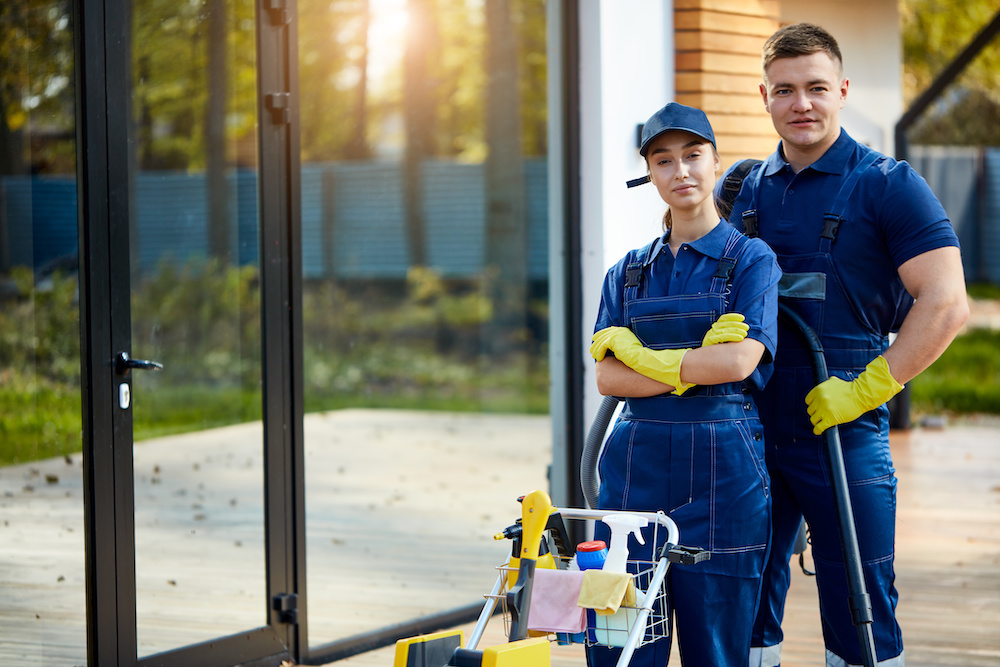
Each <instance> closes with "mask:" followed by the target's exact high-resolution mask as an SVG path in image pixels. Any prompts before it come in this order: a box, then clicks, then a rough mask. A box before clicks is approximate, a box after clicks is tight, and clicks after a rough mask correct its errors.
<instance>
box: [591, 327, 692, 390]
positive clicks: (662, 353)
mask: <svg viewBox="0 0 1000 667" xmlns="http://www.w3.org/2000/svg"><path fill="white" fill-rule="evenodd" d="M690 349H691V348H684V349H681V350H650V349H649V348H648V347H645V346H643V344H642V343H641V342H639V339H638V338H636V337H635V334H634V333H632V330H631V329H629V328H627V327H608V328H606V329H601V330H600V331H598V332H597V333H595V334H594V338H593V343H592V344H591V346H590V355H591V356H592V357H594V359H595V360H597V361H600V360H601V359H603V358H604V355H605V354H607V352H608V350H611V351H612V352H614V353H615V357H616V358H617V359H618V360H619V361H620V362H622V363H623V364H625V365H626V366H628V367H629V368H631V369H632V370H634V371H635V372H637V373H641V374H642V375H645V376H646V377H648V378H652V379H654V380H657V381H659V382H662V383H664V384H669V385H670V386H671V387H674V391H673V392H672V393H674V394H677V395H678V396H680V395H681V394H683V393H684V392H685V391H687V390H688V389H690V388H691V387H693V386H694V385H693V384H687V383H684V382H681V361H682V360H683V359H684V355H685V354H687V352H688V350H690Z"/></svg>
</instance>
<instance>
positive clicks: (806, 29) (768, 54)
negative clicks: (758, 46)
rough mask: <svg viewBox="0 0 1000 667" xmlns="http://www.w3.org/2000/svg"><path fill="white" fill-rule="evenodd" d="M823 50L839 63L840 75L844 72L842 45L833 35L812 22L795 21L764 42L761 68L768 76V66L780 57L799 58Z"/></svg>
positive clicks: (765, 75)
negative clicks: (841, 53)
mask: <svg viewBox="0 0 1000 667" xmlns="http://www.w3.org/2000/svg"><path fill="white" fill-rule="evenodd" d="M819 51H823V52H824V53H826V54H827V55H828V56H830V58H832V59H833V61H834V62H835V63H837V68H838V70H839V71H840V75H841V76H843V74H844V59H843V58H842V57H841V55H840V46H839V45H838V44H837V40H836V39H834V37H833V35H831V34H830V33H828V32H827V31H826V30H824V29H823V28H821V27H819V26H818V25H814V24H812V23H793V24H792V25H786V26H785V27H784V28H781V29H780V30H778V31H777V32H776V33H774V34H773V35H771V36H770V37H768V38H767V41H766V42H764V49H763V51H762V53H761V69H762V71H763V72H764V77H765V78H767V68H768V67H770V65H771V63H773V62H774V61H775V60H778V59H779V58H797V57H799V56H808V55H812V54H813V53H818V52H819Z"/></svg>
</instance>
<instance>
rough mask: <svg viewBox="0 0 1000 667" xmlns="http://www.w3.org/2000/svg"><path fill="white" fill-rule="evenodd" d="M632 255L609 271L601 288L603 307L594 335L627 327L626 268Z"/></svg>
mask: <svg viewBox="0 0 1000 667" xmlns="http://www.w3.org/2000/svg"><path fill="white" fill-rule="evenodd" d="M630 257H631V253H630V254H629V255H627V256H626V257H624V258H622V259H621V260H620V261H619V262H618V263H617V264H615V265H614V266H612V267H611V268H610V269H608V272H607V274H605V276H604V285H603V287H602V288H601V305H600V306H599V307H598V309H597V322H596V323H595V324H594V333H597V332H598V331H600V330H601V329H606V328H608V327H623V326H625V305H624V301H625V280H624V279H625V267H626V266H627V265H628V263H629V258H630Z"/></svg>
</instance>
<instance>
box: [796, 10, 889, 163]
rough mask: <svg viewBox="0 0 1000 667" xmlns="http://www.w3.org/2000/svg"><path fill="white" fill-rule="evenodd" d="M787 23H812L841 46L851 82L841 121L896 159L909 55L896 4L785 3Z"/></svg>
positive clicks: (850, 132)
mask: <svg viewBox="0 0 1000 667" xmlns="http://www.w3.org/2000/svg"><path fill="white" fill-rule="evenodd" d="M781 20H782V21H783V22H784V23H797V22H799V21H808V22H809V23H815V24H817V25H819V26H822V27H823V28H825V29H826V30H828V31H829V32H830V33H831V34H832V35H833V36H834V37H836V38H837V42H838V43H839V44H840V52H841V54H842V55H843V56H844V75H845V76H846V77H847V78H848V80H849V81H850V86H849V87H848V89H847V106H846V107H845V108H844V109H843V110H841V112H840V121H841V124H842V125H843V126H844V129H846V130H847V132H848V133H849V134H850V135H851V136H852V137H854V138H855V139H857V140H858V141H860V142H862V143H864V144H867V145H869V146H871V147H872V148H874V149H875V150H877V151H880V152H882V153H885V154H886V155H892V154H893V151H894V150H895V148H894V146H895V141H894V137H893V133H894V131H895V127H896V121H898V120H899V118H900V116H902V115H903V51H902V44H901V38H900V34H899V11H898V8H897V3H896V0H783V2H782V3H781Z"/></svg>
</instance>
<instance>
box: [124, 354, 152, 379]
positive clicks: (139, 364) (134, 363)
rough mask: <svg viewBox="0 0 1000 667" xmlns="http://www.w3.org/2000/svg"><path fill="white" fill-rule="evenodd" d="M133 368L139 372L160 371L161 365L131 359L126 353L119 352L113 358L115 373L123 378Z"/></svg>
mask: <svg viewBox="0 0 1000 667" xmlns="http://www.w3.org/2000/svg"><path fill="white" fill-rule="evenodd" d="M133 368H135V369H137V370H140V371H162V370H163V364H161V363H159V362H158V361H146V360H145V359H133V358H131V357H130V356H128V352H119V353H118V354H117V355H116V356H115V373H117V374H118V375H121V376H122V377H125V376H126V375H128V374H129V372H130V371H131V370H132V369H133Z"/></svg>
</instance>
